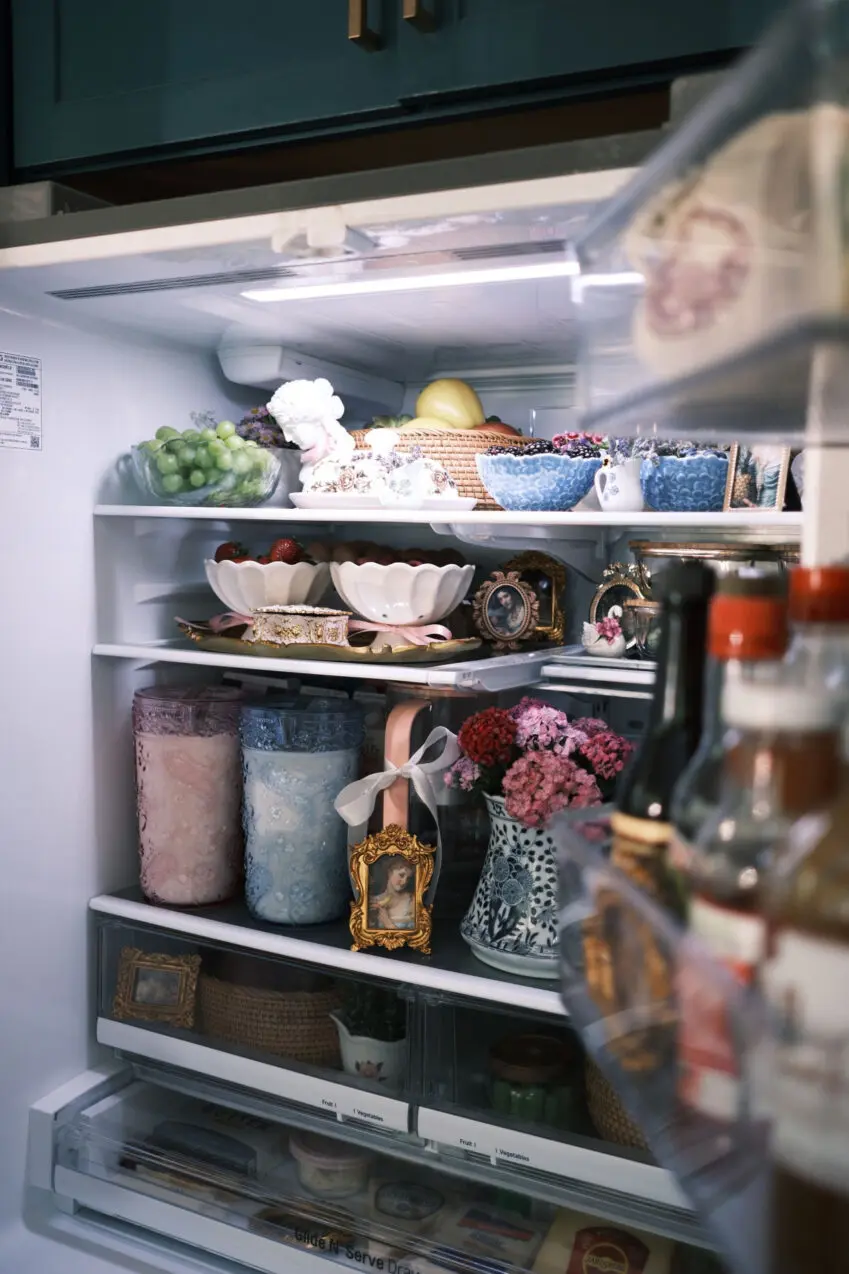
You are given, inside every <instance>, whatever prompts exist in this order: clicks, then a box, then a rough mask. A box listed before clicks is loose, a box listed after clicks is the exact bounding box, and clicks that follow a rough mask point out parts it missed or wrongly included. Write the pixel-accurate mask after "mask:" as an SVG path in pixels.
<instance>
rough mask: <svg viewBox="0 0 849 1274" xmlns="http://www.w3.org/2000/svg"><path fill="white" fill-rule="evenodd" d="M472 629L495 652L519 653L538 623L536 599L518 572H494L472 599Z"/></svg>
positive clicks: (537, 603) (531, 589)
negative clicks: (490, 643)
mask: <svg viewBox="0 0 849 1274" xmlns="http://www.w3.org/2000/svg"><path fill="white" fill-rule="evenodd" d="M472 614H473V615H474V622H475V628H477V630H478V632H479V633H480V635H481V637H484V638H485V639H486V640H487V641H491V642H492V645H493V649H495V650H519V649H520V648H521V646H522V643H523V642H527V641H532V640H533V638H534V637H535V635H536V627H537V624H538V623H539V598H538V597H537V595H536V592H535V591H534V589H533V588H532V587H531V585H530V584H528V583H526V582H525V580H523V579H522V577H521V575H520V574H519V572H518V571H493V572H492V574H491V575H490V577H489V579H488V580H486V581H485V582H484V583H483V584H481V586H480V588H479V589H478V591H477V592H476V593H475V595H474V598H473V600H472Z"/></svg>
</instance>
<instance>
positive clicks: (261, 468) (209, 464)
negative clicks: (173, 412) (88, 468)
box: [130, 420, 280, 508]
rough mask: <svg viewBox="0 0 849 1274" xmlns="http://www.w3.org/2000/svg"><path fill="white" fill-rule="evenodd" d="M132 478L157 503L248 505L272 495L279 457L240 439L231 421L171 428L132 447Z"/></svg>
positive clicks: (158, 430) (254, 443)
mask: <svg viewBox="0 0 849 1274" xmlns="http://www.w3.org/2000/svg"><path fill="white" fill-rule="evenodd" d="M130 454H131V456H132V469H133V476H134V477H135V480H136V482H137V483H138V485H139V487H140V488H141V490H142V491H143V492H144V493H145V495H147V496H149V497H150V498H151V499H152V500H153V501H155V503H157V504H184V505H212V506H216V507H221V508H224V507H231V508H250V507H251V505H254V504H262V503H263V501H265V500H267V499H268V498H269V497H270V496H271V495H273V494H274V488H275V487H276V486H277V480H278V478H279V477H280V461H279V460H278V458H277V457H276V455H274V454H273V453H272V452H271V451H270V450H269V449H268V448H267V447H260V446H259V444H258V443H256V442H251V441H249V440H247V439H244V438H240V437H239V435H238V433H237V432H236V426H235V425H234V424H233V422H232V421H231V420H222V421H221V423H220V424H219V425H217V426H216V427H215V428H213V427H212V426H211V425H209V426H207V427H206V428H203V429H184V430H183V431H182V433H181V432H180V430H178V429H171V428H169V426H168V425H163V426H162V428H161V429H157V431H156V436H155V437H154V438H151V439H149V440H148V441H147V442H142V443H139V445H138V446H135V447H132V448H131V452H130Z"/></svg>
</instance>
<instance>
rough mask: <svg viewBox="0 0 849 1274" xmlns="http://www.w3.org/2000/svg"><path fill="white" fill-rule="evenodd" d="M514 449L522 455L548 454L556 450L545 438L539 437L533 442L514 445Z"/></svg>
mask: <svg viewBox="0 0 849 1274" xmlns="http://www.w3.org/2000/svg"><path fill="white" fill-rule="evenodd" d="M513 450H514V451H515V452H516V454H517V455H520V456H547V455H550V454H551V452H552V451H553V450H554V447H553V446H552V444H551V443H550V442H548V441H547V440H546V439H545V438H537V439H535V440H534V441H533V442H526V443H524V444H523V445H522V446H521V447H514V448H513Z"/></svg>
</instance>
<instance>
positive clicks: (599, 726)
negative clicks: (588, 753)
mask: <svg viewBox="0 0 849 1274" xmlns="http://www.w3.org/2000/svg"><path fill="white" fill-rule="evenodd" d="M572 725H573V727H574V729H576V730H580V731H581V733H582V734H587V735H589V737H590V738H592V736H593V735H594V734H606V733H607V731H608V730H609V729H610V726H609V725H608V724H607V722H606V721H602V720H601V718H600V717H578V719H577V721H573V722H572Z"/></svg>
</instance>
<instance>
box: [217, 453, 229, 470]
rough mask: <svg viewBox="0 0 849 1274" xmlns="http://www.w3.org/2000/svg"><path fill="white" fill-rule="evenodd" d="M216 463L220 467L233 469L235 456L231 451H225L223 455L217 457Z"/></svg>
mask: <svg viewBox="0 0 849 1274" xmlns="http://www.w3.org/2000/svg"><path fill="white" fill-rule="evenodd" d="M215 463H216V464H217V465H218V468H219V469H232V468H233V457H232V456H231V455H230V452H229V451H225V452H224V454H223V455H221V456H216V457H215Z"/></svg>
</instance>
